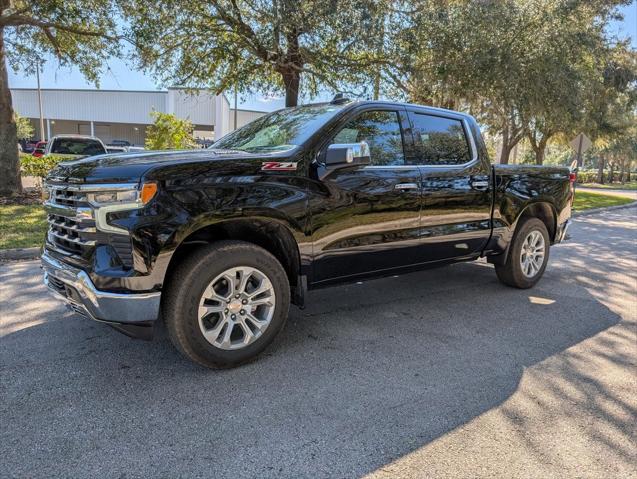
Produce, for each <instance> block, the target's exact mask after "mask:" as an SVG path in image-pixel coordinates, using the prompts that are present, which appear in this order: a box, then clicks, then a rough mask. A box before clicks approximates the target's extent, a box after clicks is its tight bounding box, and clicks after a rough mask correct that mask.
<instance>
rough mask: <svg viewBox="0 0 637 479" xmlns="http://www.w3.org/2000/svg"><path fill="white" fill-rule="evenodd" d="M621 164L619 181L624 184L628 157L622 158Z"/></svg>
mask: <svg viewBox="0 0 637 479" xmlns="http://www.w3.org/2000/svg"><path fill="white" fill-rule="evenodd" d="M619 164H620V170H619V182H620V183H621V184H622V185H623V184H624V183H626V159H625V158H622V159H621V160H620V163H619Z"/></svg>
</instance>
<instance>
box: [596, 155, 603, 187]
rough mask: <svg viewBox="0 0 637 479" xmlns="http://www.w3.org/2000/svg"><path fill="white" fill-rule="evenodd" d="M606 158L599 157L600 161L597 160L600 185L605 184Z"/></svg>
mask: <svg viewBox="0 0 637 479" xmlns="http://www.w3.org/2000/svg"><path fill="white" fill-rule="evenodd" d="M604 163H605V161H604V156H603V155H599V160H597V182H598V183H599V184H600V185H603V184H604Z"/></svg>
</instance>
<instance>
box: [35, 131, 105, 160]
mask: <svg viewBox="0 0 637 479" xmlns="http://www.w3.org/2000/svg"><path fill="white" fill-rule="evenodd" d="M105 153H107V150H106V146H104V143H102V140H100V139H99V138H97V137H95V136H87V135H56V136H54V137H53V138H51V139H50V140H49V142H48V143H47V144H46V148H45V150H44V154H45V155H49V154H54V155H73V156H93V155H103V154H105Z"/></svg>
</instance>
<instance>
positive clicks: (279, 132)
mask: <svg viewBox="0 0 637 479" xmlns="http://www.w3.org/2000/svg"><path fill="white" fill-rule="evenodd" d="M341 108H342V106H340V105H331V104H328V105H306V106H299V107H295V108H286V109H285V110H279V111H275V112H273V113H270V114H269V115H265V116H262V117H261V118H258V119H256V120H254V121H253V122H251V123H248V124H247V125H245V126H243V127H241V128H239V129H238V130H236V131H233V132H232V133H229V134H228V135H226V136H224V137H223V138H221V139H220V140H219V141H217V142H216V143H215V144H214V145H212V148H220V149H226V150H241V151H247V152H266V151H267V152H275V151H286V150H291V149H292V148H295V147H297V146H299V145H301V144H303V143H304V142H305V141H306V140H307V139H308V138H309V137H310V136H311V135H312V134H313V133H315V132H316V131H317V130H318V129H319V128H321V127H322V126H323V125H325V123H327V122H328V121H329V120H330V119H331V118H333V117H334V115H336V114H337V113H338V112H339V111H341Z"/></svg>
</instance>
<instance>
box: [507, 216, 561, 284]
mask: <svg viewBox="0 0 637 479" xmlns="http://www.w3.org/2000/svg"><path fill="white" fill-rule="evenodd" d="M520 221H523V222H522V223H521V224H519V225H518V228H517V229H516V232H515V236H514V238H513V243H512V244H511V246H510V248H509V255H508V257H507V260H506V263H505V264H503V265H496V266H495V273H496V274H497V276H498V279H499V280H500V281H501V282H502V283H504V284H506V285H507V286H511V287H514V288H520V289H527V288H531V287H533V286H535V284H536V283H537V282H538V281H539V280H540V278H541V277H542V275H543V274H544V270H545V269H546V265H547V264H548V261H549V249H550V239H549V233H548V231H547V230H546V226H545V225H544V223H543V222H542V221H541V220H539V219H537V218H526V219H523V220H520ZM533 231H537V232H539V233H540V234H541V235H542V236H543V238H544V262H543V263H542V266H541V267H540V269H539V271H537V272H536V273H535V274H534V275H533V276H532V277H529V276H527V275H525V274H524V272H523V270H522V264H521V261H520V258H521V256H522V247H523V245H524V241H525V240H526V238H527V237H528V236H529V234H531V232H533Z"/></svg>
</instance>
